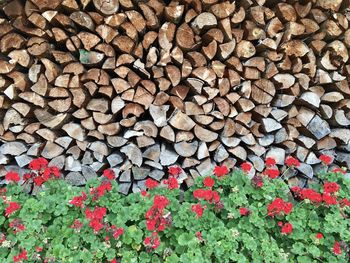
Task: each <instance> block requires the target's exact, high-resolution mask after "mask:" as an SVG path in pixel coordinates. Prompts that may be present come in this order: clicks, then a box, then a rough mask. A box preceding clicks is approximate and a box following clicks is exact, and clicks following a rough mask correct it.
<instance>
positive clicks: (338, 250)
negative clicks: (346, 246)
mask: <svg viewBox="0 0 350 263" xmlns="http://www.w3.org/2000/svg"><path fill="white" fill-rule="evenodd" d="M333 253H334V254H335V255H340V254H341V253H342V251H341V245H340V243H339V242H337V241H336V242H334V245H333Z"/></svg>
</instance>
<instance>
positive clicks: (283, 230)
mask: <svg viewBox="0 0 350 263" xmlns="http://www.w3.org/2000/svg"><path fill="white" fill-rule="evenodd" d="M292 232H293V225H292V224H291V223H285V224H284V225H283V226H282V228H281V233H282V234H283V235H287V234H290V233H292Z"/></svg>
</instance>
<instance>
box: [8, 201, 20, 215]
mask: <svg viewBox="0 0 350 263" xmlns="http://www.w3.org/2000/svg"><path fill="white" fill-rule="evenodd" d="M20 208H21V206H20V204H19V203H16V202H10V203H9V205H8V206H7V207H6V209H5V216H7V217H8V216H10V215H11V214H13V213H14V212H16V211H17V210H19V209H20Z"/></svg>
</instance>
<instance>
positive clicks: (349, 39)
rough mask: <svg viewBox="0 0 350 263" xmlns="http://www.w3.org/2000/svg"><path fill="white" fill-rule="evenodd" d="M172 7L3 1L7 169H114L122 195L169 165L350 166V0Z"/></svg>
mask: <svg viewBox="0 0 350 263" xmlns="http://www.w3.org/2000/svg"><path fill="white" fill-rule="evenodd" d="M166 2H169V3H167V4H166V3H164V1H161V0H150V1H131V0H119V1H118V0H111V1H103V0H93V1H89V0H64V1H59V0H55V1H46V0H14V1H0V9H1V11H0V116H1V117H2V118H1V119H0V140H1V142H0V165H4V166H8V165H14V164H17V165H18V166H20V167H25V166H26V165H27V164H28V163H29V162H30V160H31V159H32V158H35V157H38V156H43V157H45V158H47V159H49V160H50V163H51V164H55V165H58V166H59V167H60V168H62V169H63V170H64V171H65V176H66V177H67V180H68V181H70V182H71V183H74V184H77V185H83V184H85V182H86V180H88V179H89V178H91V177H95V176H96V174H98V173H100V172H101V171H102V170H103V169H105V168H112V169H113V170H114V171H116V174H117V175H118V178H117V180H118V181H119V182H120V184H121V187H120V191H121V192H123V193H124V194H127V193H128V192H130V191H140V190H142V189H144V187H145V186H144V181H145V180H146V179H147V178H148V177H150V178H153V179H155V180H158V181H161V180H163V179H164V178H166V177H167V166H171V165H179V166H181V167H183V170H184V171H183V173H182V177H181V179H179V181H181V182H184V184H185V185H186V183H187V184H188V186H190V185H191V183H192V182H193V180H192V179H193V177H195V176H206V175H208V174H210V173H211V169H212V167H213V166H214V165H215V164H223V163H224V164H227V165H228V166H229V167H233V165H239V164H240V163H242V162H244V161H248V162H250V163H251V164H252V165H253V167H254V170H255V171H257V172H261V171H262V169H263V160H264V158H266V157H273V158H275V159H276V161H277V163H278V165H279V166H282V165H283V158H284V157H285V156H288V155H293V156H295V157H297V158H298V159H299V160H300V161H301V162H302V166H301V167H300V169H299V173H298V176H297V177H295V174H292V175H291V176H292V177H293V178H290V181H291V182H292V183H293V184H295V183H296V182H299V183H300V184H301V185H304V184H305V183H307V181H308V180H312V177H313V176H314V175H315V174H316V171H318V170H319V166H320V162H319V160H318V159H317V157H318V156H319V155H320V154H322V153H326V154H330V155H333V156H335V157H336V158H335V164H336V165H339V166H342V165H344V166H347V167H348V168H350V167H349V166H350V162H349V161H348V160H347V159H346V158H347V156H349V151H350V146H349V144H350V132H349V125H350V103H349V101H350V88H349V82H348V78H349V75H350V65H349V47H350V28H349V20H350V16H349V14H348V5H349V1H348V0H334V1H331V0H314V1H298V0H290V1H264V0H261V1H250V0H245V1H233V0H223V1H217V0H212V1H199V0H198V1H188V0H172V1H166ZM185 185H184V186H185Z"/></svg>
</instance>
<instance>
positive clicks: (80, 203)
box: [69, 192, 87, 208]
mask: <svg viewBox="0 0 350 263" xmlns="http://www.w3.org/2000/svg"><path fill="white" fill-rule="evenodd" d="M86 199H87V196H86V194H85V192H82V193H81V196H74V197H73V199H72V200H71V201H69V203H70V204H71V205H74V206H76V207H79V208H83V207H84V201H85V200H86Z"/></svg>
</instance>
